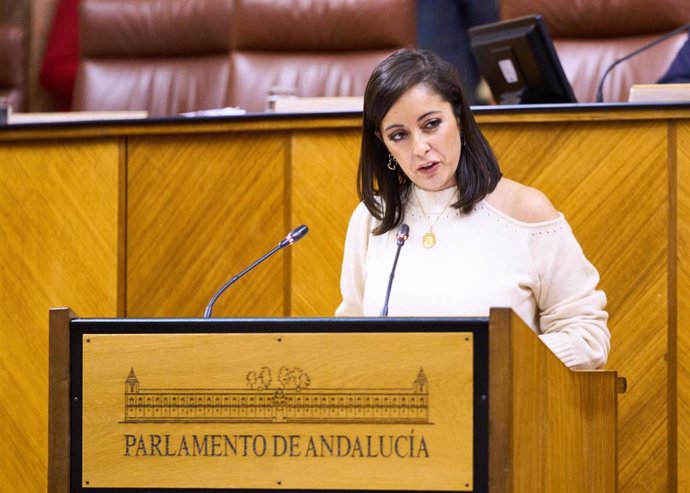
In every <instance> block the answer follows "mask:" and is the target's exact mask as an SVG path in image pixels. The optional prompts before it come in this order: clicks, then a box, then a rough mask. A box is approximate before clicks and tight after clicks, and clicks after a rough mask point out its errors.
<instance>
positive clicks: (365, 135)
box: [357, 49, 501, 235]
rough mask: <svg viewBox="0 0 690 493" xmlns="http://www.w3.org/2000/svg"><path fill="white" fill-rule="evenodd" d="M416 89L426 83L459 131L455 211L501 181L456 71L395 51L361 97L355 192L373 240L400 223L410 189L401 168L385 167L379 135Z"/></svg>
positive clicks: (435, 59)
mask: <svg viewBox="0 0 690 493" xmlns="http://www.w3.org/2000/svg"><path fill="white" fill-rule="evenodd" d="M417 84H426V85H427V86H428V87H430V88H431V89H432V90H434V91H435V92H436V93H437V94H439V95H440V96H441V97H442V98H443V99H444V100H445V101H448V102H449V103H450V105H451V106H452V108H453V112H454V113H455V116H456V118H457V119H458V125H459V127H460V131H461V132H462V141H463V149H462V153H461V155H460V162H459V163H458V169H457V171H456V173H455V177H456V181H457V184H458V190H459V199H458V201H457V202H456V203H454V204H453V207H454V208H456V209H458V210H460V211H461V212H463V213H467V212H469V211H470V210H472V207H473V206H474V205H475V204H476V203H477V202H479V201H481V200H482V199H483V198H484V197H485V196H486V195H487V194H489V193H491V192H492V191H493V190H494V188H496V185H497V184H498V181H499V180H500V179H501V170H500V168H499V166H498V161H497V160H496V156H495V155H494V153H493V151H492V150H491V146H489V143H488V142H487V140H486V138H485V137H484V135H483V134H482V133H481V131H480V130H479V126H478V125H477V123H476V122H475V121H474V116H473V115H472V113H471V111H470V107H469V105H468V103H467V100H466V98H465V95H464V94H463V89H462V83H461V81H460V77H459V75H458V73H457V71H456V70H455V68H454V67H453V66H452V65H450V64H449V63H447V62H446V61H444V60H443V59H442V58H441V57H439V56H438V55H437V54H435V53H434V52H431V51H428V50H408V49H405V50H400V51H397V52H396V53H394V54H392V55H391V56H389V57H388V58H386V59H385V60H383V61H382V62H381V63H380V64H379V65H378V66H377V67H376V69H374V72H373V73H372V74H371V77H370V78H369V82H368V83H367V87H366V90H365V92H364V115H363V118H364V121H363V125H362V151H361V154H360V158H359V171H358V177H357V193H358V194H359V198H360V200H362V201H363V202H364V205H365V206H366V207H367V209H368V210H369V212H370V213H371V215H372V216H374V217H375V218H376V219H378V220H380V221H381V225H380V226H378V227H377V228H375V229H374V231H373V233H374V234H377V235H380V234H383V233H385V232H387V231H389V230H391V229H393V228H395V227H396V226H398V225H399V224H401V223H402V221H403V219H404V210H405V200H406V198H407V196H408V194H409V192H410V187H411V181H410V180H409V178H407V176H406V175H405V174H404V173H403V172H402V171H401V170H400V167H398V168H397V169H396V170H395V171H391V170H389V169H388V167H387V166H386V164H387V162H388V150H387V149H386V146H385V144H384V143H383V142H382V140H381V139H380V138H379V137H378V136H377V133H378V132H379V131H380V126H381V121H382V120H383V118H384V117H385V116H386V114H387V113H388V111H389V110H390V108H391V106H393V105H394V104H395V102H396V101H397V100H398V99H399V98H400V96H402V95H403V93H405V92H406V91H407V90H409V89H410V88H412V87H413V86H416V85H417Z"/></svg>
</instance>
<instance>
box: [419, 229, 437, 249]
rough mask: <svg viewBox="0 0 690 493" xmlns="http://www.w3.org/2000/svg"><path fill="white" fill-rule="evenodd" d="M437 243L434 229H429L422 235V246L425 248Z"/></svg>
mask: <svg viewBox="0 0 690 493" xmlns="http://www.w3.org/2000/svg"><path fill="white" fill-rule="evenodd" d="M435 244H436V235H435V234H434V232H433V231H429V232H428V233H425V234H424V236H422V246H424V248H431V247H433V246H434V245H435Z"/></svg>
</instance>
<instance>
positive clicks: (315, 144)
mask: <svg viewBox="0 0 690 493" xmlns="http://www.w3.org/2000/svg"><path fill="white" fill-rule="evenodd" d="M359 146H360V130H359V129H352V130H350V129H347V130H340V129H339V130H326V131H305V132H297V133H296V134H295V135H294V137H293V141H292V158H291V163H292V184H291V186H290V189H291V190H292V204H293V205H292V223H293V224H295V225H297V224H302V223H305V224H307V225H308V226H309V234H308V235H307V237H305V239H304V240H303V243H300V244H299V245H296V246H295V248H294V249H293V251H292V252H291V253H292V261H293V263H292V310H291V315H293V316H326V317H327V316H333V314H334V312H335V309H336V307H337V306H338V304H339V303H340V289H339V286H340V269H341V264H342V259H343V245H344V242H345V232H346V231H347V225H348V222H349V220H350V215H351V214H352V212H353V211H354V208H355V207H356V205H357V203H358V201H359V200H358V198H357V183H356V181H357V164H358V157H359Z"/></svg>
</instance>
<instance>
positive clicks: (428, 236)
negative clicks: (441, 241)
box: [412, 187, 455, 248]
mask: <svg viewBox="0 0 690 493" xmlns="http://www.w3.org/2000/svg"><path fill="white" fill-rule="evenodd" d="M412 193H414V198H415V199H416V200H417V205H418V206H419V209H420V210H421V211H422V216H423V217H424V220H425V221H426V223H427V224H428V225H429V231H427V232H426V233H424V235H423V236H422V246H423V247H424V248H433V247H434V245H436V233H434V226H436V223H437V222H438V220H439V219H440V218H441V216H442V215H443V213H444V212H446V209H448V207H449V206H450V203H451V202H453V197H455V193H453V194H452V195H451V196H450V200H448V203H447V204H446V206H445V207H444V208H443V210H442V211H441V212H440V213H439V214H438V216H436V219H435V220H434V222H433V223H431V222H429V218H428V217H427V213H426V211H425V210H424V207H422V201H421V200H419V196H418V195H417V187H413V189H412Z"/></svg>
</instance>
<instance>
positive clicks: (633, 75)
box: [501, 0, 690, 102]
mask: <svg viewBox="0 0 690 493" xmlns="http://www.w3.org/2000/svg"><path fill="white" fill-rule="evenodd" d="M535 13H539V14H542V15H543V16H544V20H545V21H546V24H547V26H548V28H549V32H550V33H551V37H552V38H553V40H554V44H555V46H556V51H557V52H558V56H559V58H560V60H561V64H562V65H563V70H564V71H565V74H566V76H567V77H568V80H569V81H570V84H571V85H572V86H573V91H574V92H575V96H576V97H577V99H578V101H580V102H593V101H595V99H596V92H597V86H598V84H599V81H600V79H601V77H602V76H603V74H604V71H605V70H606V68H607V67H608V66H609V65H610V64H612V63H613V62H614V61H616V60H617V59H619V58H622V57H623V56H625V55H627V54H629V53H631V52H633V51H634V50H636V49H638V48H640V47H642V46H644V45H645V44H646V43H649V42H651V41H653V40H655V39H657V38H658V37H660V36H661V35H663V34H664V33H665V32H668V31H671V30H673V29H675V28H677V27H680V26H681V25H683V24H684V23H686V22H690V1H688V0H606V1H605V0H576V1H574V0H501V18H502V19H511V18H514V17H521V16H523V15H529V14H535ZM686 39H687V35H685V34H680V35H678V36H675V37H673V38H671V39H669V40H667V41H665V42H663V43H661V44H659V45H657V46H655V47H654V48H651V49H649V50H647V51H645V52H643V53H640V54H639V55H637V56H635V57H633V58H631V59H629V60H627V61H625V62H622V63H621V64H619V65H618V66H616V68H614V69H613V70H612V72H611V73H610V74H609V75H608V77H607V79H606V82H605V85H604V91H603V95H604V101H606V102H616V101H627V100H628V93H629V90H630V87H631V86H632V85H633V84H651V83H654V82H656V81H657V80H658V79H659V78H660V77H661V76H662V75H663V74H664V72H665V71H666V69H668V67H669V66H670V65H671V62H672V61H673V58H674V57H675V55H676V53H677V52H678V50H679V49H680V47H681V45H682V44H683V43H684V42H685V40H686Z"/></svg>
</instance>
